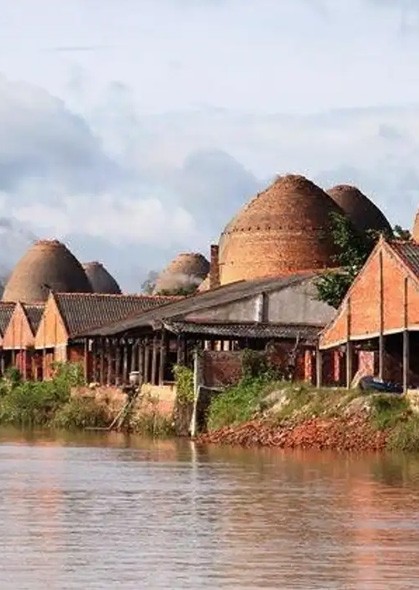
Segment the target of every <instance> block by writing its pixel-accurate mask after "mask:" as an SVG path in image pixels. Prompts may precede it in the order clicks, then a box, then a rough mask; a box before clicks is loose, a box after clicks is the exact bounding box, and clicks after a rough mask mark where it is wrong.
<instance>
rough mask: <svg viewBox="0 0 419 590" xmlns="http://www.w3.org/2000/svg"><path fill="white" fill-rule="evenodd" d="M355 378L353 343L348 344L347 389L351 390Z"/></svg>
mask: <svg viewBox="0 0 419 590" xmlns="http://www.w3.org/2000/svg"><path fill="white" fill-rule="evenodd" d="M352 378H353V348H352V342H350V341H348V342H347V343H346V388H347V389H350V388H351V384H352Z"/></svg>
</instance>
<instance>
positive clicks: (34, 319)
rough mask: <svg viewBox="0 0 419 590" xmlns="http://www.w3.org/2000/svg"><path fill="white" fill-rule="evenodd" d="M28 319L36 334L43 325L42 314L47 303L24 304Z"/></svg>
mask: <svg viewBox="0 0 419 590" xmlns="http://www.w3.org/2000/svg"><path fill="white" fill-rule="evenodd" d="M22 306H23V309H24V310H25V314H26V317H27V318H28V322H29V325H30V327H31V330H32V333H33V334H35V333H36V331H37V329H38V328H39V324H40V323H41V318H42V314H43V313H44V309H45V303H30V304H29V303H22Z"/></svg>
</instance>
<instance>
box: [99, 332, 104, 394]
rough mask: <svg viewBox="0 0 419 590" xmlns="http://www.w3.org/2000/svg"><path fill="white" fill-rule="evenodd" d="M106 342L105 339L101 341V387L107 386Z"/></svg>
mask: <svg viewBox="0 0 419 590" xmlns="http://www.w3.org/2000/svg"><path fill="white" fill-rule="evenodd" d="M104 346H105V340H104V338H103V337H101V339H100V353H99V354H100V359H99V382H100V384H101V385H105V351H104Z"/></svg>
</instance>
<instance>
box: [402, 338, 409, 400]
mask: <svg viewBox="0 0 419 590" xmlns="http://www.w3.org/2000/svg"><path fill="white" fill-rule="evenodd" d="M409 369H410V341H409V332H408V331H407V330H404V332H403V391H404V393H406V391H407V390H408V389H409Z"/></svg>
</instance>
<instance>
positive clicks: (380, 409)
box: [371, 394, 412, 430]
mask: <svg viewBox="0 0 419 590" xmlns="http://www.w3.org/2000/svg"><path fill="white" fill-rule="evenodd" d="M371 406H372V415H371V418H372V423H373V426H374V427H375V428H376V429H377V430H387V429H389V428H394V427H395V426H397V425H398V424H399V423H400V422H403V421H406V420H407V419H408V418H409V416H411V414H412V411H411V409H410V407H409V404H408V402H407V400H406V399H405V398H404V397H402V396H399V395H391V394H382V395H372V396H371Z"/></svg>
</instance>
